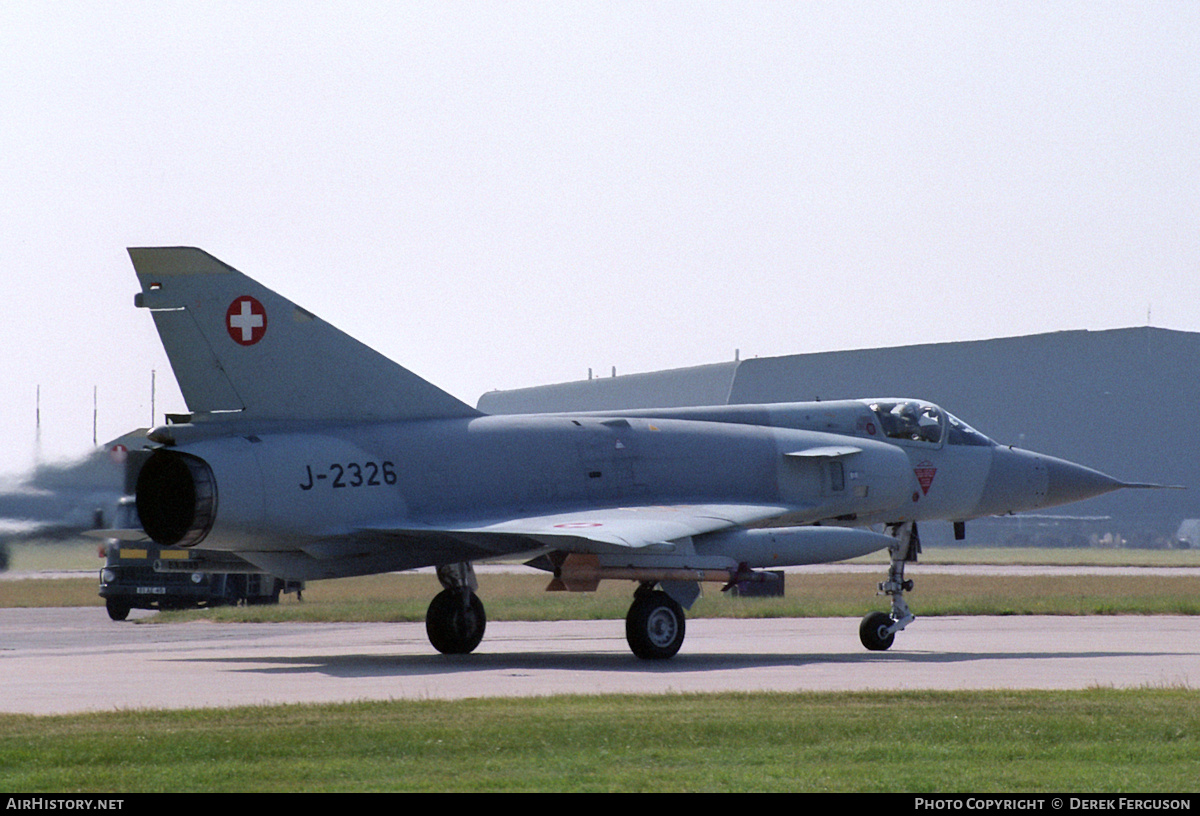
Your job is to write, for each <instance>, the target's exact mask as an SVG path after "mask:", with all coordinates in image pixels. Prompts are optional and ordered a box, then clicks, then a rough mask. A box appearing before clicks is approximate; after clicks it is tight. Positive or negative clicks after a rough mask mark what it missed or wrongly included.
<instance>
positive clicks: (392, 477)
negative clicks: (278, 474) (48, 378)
mask: <svg viewBox="0 0 1200 816" xmlns="http://www.w3.org/2000/svg"><path fill="white" fill-rule="evenodd" d="M326 481H327V482H329V485H330V487H334V488H339V487H379V486H380V485H385V484H386V485H394V484H395V483H396V465H395V464H394V463H392V462H384V463H382V464H376V463H375V462H363V463H362V464H361V465H360V464H359V463H358V462H349V463H347V464H345V465H339V464H332V465H330V466H329V467H328V468H327V469H326V471H325V472H324V473H313V469H312V465H305V466H304V481H303V482H301V483H300V489H301V490H312V489H313V487H315V486H316V485H317V483H319V482H326Z"/></svg>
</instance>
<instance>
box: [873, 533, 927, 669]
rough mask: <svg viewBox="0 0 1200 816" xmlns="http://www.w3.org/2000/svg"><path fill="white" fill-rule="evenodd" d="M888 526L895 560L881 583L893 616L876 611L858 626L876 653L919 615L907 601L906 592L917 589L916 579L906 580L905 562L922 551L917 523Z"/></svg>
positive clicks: (891, 549) (891, 554)
mask: <svg viewBox="0 0 1200 816" xmlns="http://www.w3.org/2000/svg"><path fill="white" fill-rule="evenodd" d="M888 526H889V528H890V531H891V534H892V544H891V546H889V547H888V555H889V556H891V561H892V563H891V566H890V567H889V568H888V577H887V580H886V581H884V582H883V583H881V584H880V585H879V591H880V593H882V594H883V595H887V596H888V597H889V598H891V599H892V612H891V614H890V615H889V614H887V613H884V612H872V613H871V614H869V615H867V616H866V617H864V618H863V619H862V623H861V624H859V627H858V638H859V640H861V641H862V645H863V646H865V647H867V648H868V649H870V650H871V651H873V652H882V651H884V650H886V649H888V648H889V647H890V646H891V645H892V643H893V642H894V641H895V639H896V633H897V632H899V631H901V630H902V629H904V627H906V626H908V625H909V624H910V623H912V622H913V621H914V620H916V615H914V614H913V613H912V610H910V609H909V608H908V604H907V603H906V602H905V601H904V593H905V592H908V591H910V590H911V589H912V588H913V582H912V581H906V580H905V579H904V565H905V564H907V563H909V562H912V563H916V560H917V553H919V552H921V537H920V536H919V535H918V534H917V523H916V522H915V521H908V522H905V523H903V524H891V525H888Z"/></svg>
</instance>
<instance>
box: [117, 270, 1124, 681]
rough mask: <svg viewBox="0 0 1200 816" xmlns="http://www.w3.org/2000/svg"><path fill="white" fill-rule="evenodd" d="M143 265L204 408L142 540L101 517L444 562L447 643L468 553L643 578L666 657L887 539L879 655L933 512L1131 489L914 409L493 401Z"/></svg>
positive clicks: (359, 556)
mask: <svg viewBox="0 0 1200 816" xmlns="http://www.w3.org/2000/svg"><path fill="white" fill-rule="evenodd" d="M129 254H130V257H131V259H132V261H133V265H134V268H135V270H136V272H137V276H138V279H139V281H140V283H141V287H142V291H141V293H140V294H139V295H138V296H137V299H136V303H137V305H138V306H141V307H144V308H147V309H149V310H150V312H151V314H152V315H153V318H154V322H155V324H156V326H157V328H158V332H159V335H160V337H161V339H162V342H163V346H164V347H165V348H166V352H167V355H168V357H169V358H170V361H171V365H172V367H173V368H174V371H175V376H176V378H177V379H178V381H179V387H180V390H181V392H182V393H183V396H184V398H185V400H186V401H187V405H188V409H189V411H191V414H190V415H188V416H186V417H182V418H177V421H176V422H175V423H173V424H167V425H164V426H162V427H159V428H155V429H154V430H152V431H151V432H150V433H149V435H148V438H149V442H150V446H151V447H152V448H153V449H154V450H153V453H152V454H151V455H150V456H149V457H148V458H146V459H145V464H144V465H143V466H142V469H141V472H140V474H139V476H138V478H137V510H138V515H139V517H140V523H141V525H142V528H143V529H142V530H141V531H105V532H107V533H112V534H113V535H120V536H122V537H126V538H130V537H138V536H148V537H149V538H151V539H153V540H154V541H156V542H157V543H159V544H161V545H179V546H184V547H194V548H196V549H197V550H204V551H218V552H219V553H220V556H221V558H223V559H225V560H224V563H225V564H226V566H227V564H228V559H229V557H230V556H237V557H239V558H240V559H242V560H244V561H246V562H249V564H251V565H253V566H254V567H255V568H256V569H259V570H262V571H265V572H269V573H272V574H274V575H276V576H277V577H279V578H282V579H285V580H289V581H308V580H314V579H320V578H333V577H340V576H349V575H362V574H368V573H377V572H385V571H393V570H405V569H413V568H417V567H436V569H437V575H438V578H439V579H440V581H441V583H442V585H443V587H444V590H443V591H442V592H441V593H440V594H438V595H437V596H436V597H434V598H433V600H432V603H431V604H430V606H429V611H428V614H427V616H426V628H427V631H428V634H429V639H430V641H431V642H432V644H433V646H434V647H435V648H436V649H438V650H439V651H441V652H446V653H465V652H470V651H472V650H473V649H475V647H476V646H477V645H478V644H479V642H480V639H481V638H482V637H483V633H484V626H485V616H484V610H483V605H482V603H481V602H480V600H479V598H478V597H477V595H476V593H475V590H476V589H477V587H478V585H477V583H476V581H475V574H474V570H473V567H472V564H473V563H474V562H477V561H487V560H493V559H506V560H510V559H513V558H516V557H521V558H523V559H525V560H526V562H527V563H528V564H530V565H531V566H534V567H539V568H542V569H544V570H547V571H548V572H551V573H553V580H552V581H551V584H550V587H549V588H550V589H563V590H573V591H588V590H594V589H595V587H596V585H597V584H598V583H599V581H601V580H604V579H625V580H632V581H634V582H636V584H637V589H636V590H635V592H634V596H633V603H632V606H631V607H630V610H629V614H628V616H627V618H626V637H627V639H628V641H629V645H630V647H631V648H632V650H633V652H634V654H636V655H637V656H638V657H641V658H646V659H662V658H669V657H671V656H672V655H674V654H675V653H676V652H677V651H678V650H679V648H680V645H681V644H682V642H683V637H684V612H683V609H684V607H690V606H691V604H692V602H693V601H694V600H695V599H696V597H697V596H698V595H699V582H701V581H714V582H719V583H722V584H725V585H727V586H728V585H731V584H733V583H735V582H741V581H746V580H750V581H753V580H755V579H762V578H764V573H763V572H762V571H761V570H763V569H764V568H778V567H784V566H791V565H799V564H811V563H821V562H829V561H839V560H843V559H846V558H852V557H855V556H858V555H863V554H866V553H869V552H873V551H876V550H880V549H887V550H888V551H889V553H890V556H891V567H890V570H889V574H888V576H887V580H886V581H885V582H884V583H882V584H880V588H881V590H882V591H883V592H884V593H885V594H887V595H888V596H890V598H891V602H892V610H891V613H890V614H885V613H882V612H876V613H873V614H870V615H868V616H867V617H866V618H864V620H863V623H862V626H861V627H860V635H861V637H862V641H863V644H864V645H865V646H866V647H867V648H868V649H875V650H879V649H886V648H888V647H889V646H891V644H892V642H893V639H894V637H895V633H896V632H897V631H899V630H901V629H903V628H904V627H905V626H906V625H907V624H908V623H909V622H910V621H912V620H913V615H912V613H911V612H910V611H909V608H908V605H907V604H906V602H905V597H904V596H905V592H906V591H908V590H909V589H911V582H910V581H907V580H906V579H905V577H904V568H905V564H906V563H907V562H910V561H912V560H915V556H916V553H917V551H918V549H919V541H918V536H917V522H919V521H924V520H927V519H943V520H948V521H951V522H954V523H955V525H956V531H957V532H961V530H962V524H963V523H964V522H965V521H967V520H969V519H972V518H977V517H980V516H988V515H997V514H1005V513H1014V512H1018V511H1023V510H1035V509H1040V508H1044V507H1050V506H1053V505H1059V504H1065V503H1067V502H1074V501H1079V500H1081V499H1086V498H1088V497H1091V496H1097V495H1100V494H1102V493H1107V492H1109V491H1112V490H1116V489H1118V488H1122V487H1136V486H1140V485H1132V484H1126V483H1123V482H1120V481H1118V480H1116V479H1113V478H1111V477H1109V476H1106V475H1104V474H1102V473H1099V472H1097V471H1094V470H1090V469H1088V468H1085V467H1082V466H1080V465H1076V464H1072V463H1070V462H1065V461H1063V460H1060V459H1054V458H1051V457H1049V456H1043V455H1041V454H1037V453H1031V452H1028V451H1023V450H1017V449H1014V448H1009V447H1002V446H999V445H997V444H996V443H994V442H992V440H990V439H988V438H987V437H986V436H984V435H983V434H981V433H979V432H977V431H975V430H974V429H973V428H971V427H970V426H969V425H967V424H966V423H964V422H962V421H960V420H959V419H957V418H956V417H954V416H952V415H951V414H949V413H947V412H946V411H944V410H942V409H941V408H939V407H938V406H936V405H933V404H930V403H928V402H924V401H921V400H915V399H867V400H861V401H844V402H818V403H795V404H783V405H767V406H716V407H700V408H682V409H670V410H661V411H645V410H643V411H621V412H614V413H607V414H561V415H536V416H486V415H484V414H482V413H480V412H479V411H477V410H475V409H474V408H472V407H470V406H468V405H466V404H465V403H462V402H460V401H459V400H457V399H455V398H454V397H452V396H451V395H449V394H447V393H446V392H444V391H441V390H440V389H438V388H436V387H435V386H433V385H431V384H430V383H428V382H426V381H425V380H423V379H421V378H419V377H417V376H416V375H414V374H413V373H411V372H409V371H408V370H406V369H404V368H402V367H401V366H399V365H397V364H396V363H394V362H392V361H391V360H388V359H386V358H385V357H383V356H381V355H380V354H378V353H376V352H375V351H373V350H371V349H370V348H367V347H366V346H364V345H362V344H361V343H359V342H358V341H356V340H354V339H352V338H350V337H349V336H348V335H346V334H344V333H343V332H341V331H339V330H337V329H335V328H334V327H332V326H330V325H329V324H327V323H325V322H324V321H322V320H320V319H319V318H318V317H316V316H315V315H314V314H312V313H311V312H309V311H307V310H305V309H303V308H301V307H299V306H297V305H295V304H293V303H291V302H290V301H288V300H286V299H285V298H283V297H281V296H280V295H278V294H276V293H275V292H273V291H271V290H269V289H267V288H265V287H263V286H262V285H260V284H258V283H256V282H255V281H253V280H251V279H250V278H248V277H246V276H245V275H243V274H241V273H240V272H238V271H237V270H235V269H233V268H231V267H229V266H227V265H225V264H224V263H222V262H220V261H218V260H217V259H216V258H213V257H212V256H210V255H208V254H206V253H205V252H202V251H201V250H198V249H192V248H183V247H180V248H150V249H130V250H129ZM873 528H874V529H873Z"/></svg>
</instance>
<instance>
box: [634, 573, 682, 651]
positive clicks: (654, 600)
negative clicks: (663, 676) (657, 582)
mask: <svg viewBox="0 0 1200 816" xmlns="http://www.w3.org/2000/svg"><path fill="white" fill-rule="evenodd" d="M653 587H654V584H652V583H643V584H641V585H640V586H639V587H638V588H637V591H636V592H635V593H634V595H633V605H632V606H630V607H629V614H628V615H626V616H625V639H626V640H627V641H629V648H630V649H632V650H633V653H634V654H635V655H636V656H638V657H640V658H641V659H642V660H666V659H667V658H670V657H674V656H675V653H676V652H678V651H679V647H680V646H682V645H683V634H684V628H685V626H684V615H683V607H681V606H680V605H679V604H678V603H676V602H675V600H674V599H673V598H672V597H671V596H670V595H668V594H667V593H665V592H663V591H662V590H661V589H654V588H653Z"/></svg>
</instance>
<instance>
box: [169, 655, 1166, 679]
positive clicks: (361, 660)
mask: <svg viewBox="0 0 1200 816" xmlns="http://www.w3.org/2000/svg"><path fill="white" fill-rule="evenodd" d="M1133 657H1136V658H1141V659H1154V658H1156V657H1179V655H1178V654H1177V653H1163V652H1135V651H1088V652H1071V651H1064V652H1032V651H1030V652H1008V653H996V652H885V653H872V652H864V653H862V654H838V653H829V654H794V655H788V654H780V655H745V654H712V653H708V654H692V655H689V654H682V653H681V654H679V655H676V656H675V657H674V658H672V659H671V660H668V661H662V662H657V661H644V660H639V659H638V658H636V657H634V656H633V655H620V654H607V653H606V654H596V653H587V652H579V653H574V654H572V653H563V652H553V653H536V652H506V653H495V654H488V653H486V652H482V653H476V654H470V655H442V654H428V655H397V656H390V655H379V654H350V655H319V654H314V655H305V656H295V657H292V656H289V657H279V656H263V657H230V658H221V657H212V658H200V659H198V660H197V659H195V658H189V659H187V662H208V663H224V664H228V665H231V666H236V664H247V665H246V666H245V667H244V668H240V669H238V668H235V669H234V670H235V671H245V672H253V673H265V674H287V675H303V674H320V675H324V676H329V677H341V678H346V679H353V678H367V677H386V676H393V677H432V676H437V675H461V674H465V673H472V672H497V671H502V672H508V673H512V672H529V673H530V674H531V676H532V675H534V674H536V673H539V672H580V673H588V672H595V673H599V672H606V673H614V672H615V673H625V674H630V675H648V674H659V675H673V674H674V675H683V674H694V673H697V672H727V671H734V670H739V669H772V668H791V669H797V670H803V669H812V668H819V667H822V666H847V667H863V668H865V669H869V668H872V667H887V666H895V665H897V664H908V665H957V664H968V663H973V662H978V661H985V660H986V661H1003V662H1006V663H1008V662H1014V663H1015V662H1023V661H1030V660H1068V661H1082V660H1096V659H1101V660H1104V659H1126V658H1133ZM249 664H253V665H249ZM264 664H265V665H264Z"/></svg>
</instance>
